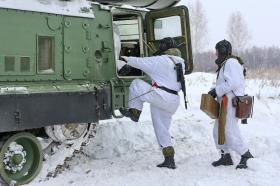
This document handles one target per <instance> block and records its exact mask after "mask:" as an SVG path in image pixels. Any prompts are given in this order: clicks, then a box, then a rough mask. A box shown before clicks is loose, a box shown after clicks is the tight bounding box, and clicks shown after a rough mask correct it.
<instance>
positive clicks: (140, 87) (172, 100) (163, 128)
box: [128, 79, 180, 148]
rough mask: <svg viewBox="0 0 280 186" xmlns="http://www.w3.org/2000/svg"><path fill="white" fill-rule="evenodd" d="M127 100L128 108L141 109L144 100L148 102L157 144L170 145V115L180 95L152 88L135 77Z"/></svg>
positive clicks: (176, 106)
mask: <svg viewBox="0 0 280 186" xmlns="http://www.w3.org/2000/svg"><path fill="white" fill-rule="evenodd" d="M149 91H150V92H149ZM147 92H149V93H147ZM145 93H147V94H145ZM143 94H144V95H143ZM138 96H139V97H138ZM129 100H131V101H129V103H128V106H129V108H136V109H138V110H142V109H143V104H144V102H147V103H150V108H151V115H152V122H153V126H154V130H155V134H156V138H157V141H158V143H159V145H160V146H161V147H163V148H164V147H168V146H172V144H171V136H170V133H169V128H170V124H171V119H172V115H173V114H174V113H175V112H176V110H177V108H178V106H179V104H180V97H179V96H178V95H174V94H170V93H168V92H166V91H164V90H161V89H158V88H153V87H152V86H151V85H150V84H148V83H146V82H145V81H143V80H140V79H135V80H133V81H132V83H131V85H130V87H129Z"/></svg>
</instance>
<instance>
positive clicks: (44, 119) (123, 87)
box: [0, 0, 193, 185]
mask: <svg viewBox="0 0 280 186" xmlns="http://www.w3.org/2000/svg"><path fill="white" fill-rule="evenodd" d="M178 2H179V0H141V1H138V0H104V1H102V0H97V1H88V0H68V1H66V0H64V1H62V0H24V1H22V0H1V1H0V122H1V125H0V126H1V127H0V138H1V151H0V175H1V178H2V179H3V180H4V181H5V182H6V183H8V184H10V185H22V184H26V183H29V182H31V181H32V180H33V179H34V178H35V177H36V176H37V175H38V174H39V172H40V170H41V167H42V164H43V159H44V160H45V161H55V159H56V158H52V157H55V153H53V150H50V149H52V147H53V146H52V145H54V144H55V145H56V146H57V148H58V149H60V148H61V149H60V151H63V150H66V148H67V151H69V148H70V149H71V147H73V149H75V148H77V147H79V146H80V145H82V144H84V143H85V141H87V139H88V137H89V136H90V135H94V134H93V131H94V127H95V126H96V124H97V123H98V121H99V120H106V119H110V118H112V117H116V118H119V117H122V116H121V115H120V114H119V112H117V110H118V109H119V108H121V107H125V106H127V102H128V87H129V84H130V82H131V81H132V80H133V79H135V78H143V79H147V80H148V78H147V76H146V75H145V74H144V73H143V72H141V71H137V70H136V71H135V72H134V73H133V74H130V75H127V76H120V75H119V74H118V72H117V67H116V63H117V62H116V61H117V60H118V59H119V57H120V56H122V55H124V56H142V57H144V56H150V55H152V53H153V52H154V50H157V47H158V44H159V40H160V39H162V38H164V37H173V38H174V39H175V40H176V44H177V46H178V48H179V49H180V50H181V52H182V57H183V58H184V59H185V63H186V74H188V73H191V72H192V69H193V62H192V50H191V40H190V28H189V15H188V9H187V8H186V7H185V6H174V5H175V4H177V3H178ZM125 4H126V5H125ZM113 25H116V26H117V27H118V30H119V32H120V33H119V34H120V42H121V51H120V53H117V52H115V44H114V38H113V37H114V34H113ZM45 139H51V140H50V141H51V142H50V143H49V144H48V145H46V146H45V147H42V145H41V142H42V141H44V140H45ZM63 145H64V146H63ZM62 147H65V148H64V149H63V148H62ZM71 153H72V152H71ZM46 154H47V156H46ZM65 156H66V155H65Z"/></svg>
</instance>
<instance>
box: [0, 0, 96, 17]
mask: <svg viewBox="0 0 280 186" xmlns="http://www.w3.org/2000/svg"><path fill="white" fill-rule="evenodd" d="M0 8H9V9H17V10H27V11H34V12H44V13H52V14H60V15H69V16H76V17H89V18H94V13H93V12H92V10H91V9H90V8H91V3H90V2H89V1H87V0H68V1H62V0H24V1H23V0H0Z"/></svg>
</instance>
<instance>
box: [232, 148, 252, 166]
mask: <svg viewBox="0 0 280 186" xmlns="http://www.w3.org/2000/svg"><path fill="white" fill-rule="evenodd" d="M250 158H254V156H253V155H252V154H251V153H250V151H249V150H248V151H247V152H246V153H245V154H243V155H241V159H240V162H239V164H238V165H237V166H236V169H247V168H248V166H247V160H248V159H250Z"/></svg>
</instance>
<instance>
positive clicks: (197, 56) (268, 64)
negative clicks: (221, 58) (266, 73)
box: [189, 0, 280, 72]
mask: <svg viewBox="0 0 280 186" xmlns="http://www.w3.org/2000/svg"><path fill="white" fill-rule="evenodd" d="M189 9H190V24H191V36H192V38H191V39H192V45H193V53H194V63H195V69H194V70H195V71H204V72H214V71H215V70H216V68H217V67H216V65H215V63H214V61H215V59H216V56H215V54H214V50H212V51H205V48H206V46H207V40H208V20H207V16H206V15H205V10H204V8H203V5H202V3H201V2H200V0H196V1H193V3H192V4H189ZM226 31H227V35H228V40H229V41H230V42H231V44H232V47H233V49H234V51H233V54H234V55H238V56H240V57H241V58H242V59H243V60H244V62H245V66H246V67H247V68H248V69H252V70H255V69H259V68H263V69H265V68H266V69H268V68H270V69H271V68H279V69H280V48H279V47H273V46H272V47H259V46H252V47H249V48H248V47H247V46H248V43H249V41H250V39H251V35H250V33H249V31H248V27H247V23H246V21H245V20H244V18H243V16H242V14H241V12H239V11H237V12H233V13H232V14H231V15H230V17H229V19H228V23H227V30H226ZM213 48H214V46H213ZM202 51H203V52H202Z"/></svg>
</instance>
